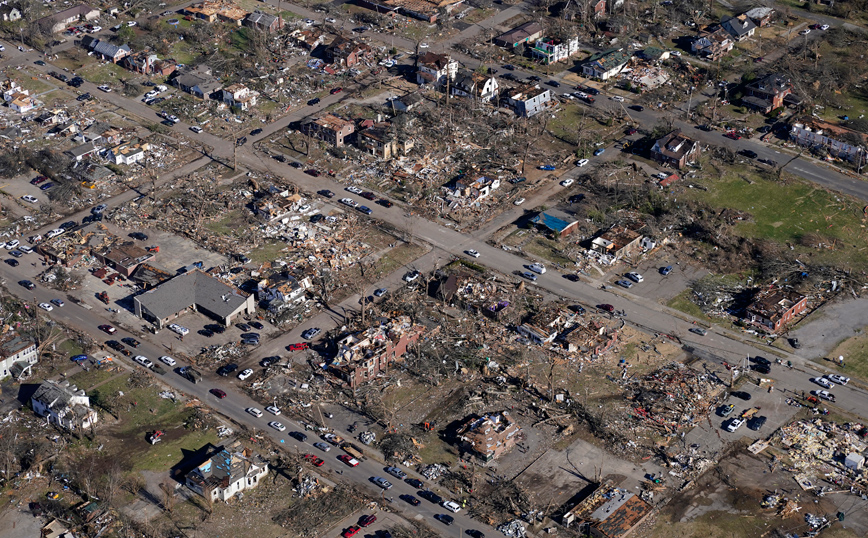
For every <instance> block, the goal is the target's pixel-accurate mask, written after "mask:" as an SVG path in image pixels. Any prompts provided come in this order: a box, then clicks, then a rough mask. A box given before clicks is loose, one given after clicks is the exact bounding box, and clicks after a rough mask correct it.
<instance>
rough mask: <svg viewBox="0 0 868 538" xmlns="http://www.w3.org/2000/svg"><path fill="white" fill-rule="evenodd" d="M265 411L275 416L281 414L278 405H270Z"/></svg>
mask: <svg viewBox="0 0 868 538" xmlns="http://www.w3.org/2000/svg"><path fill="white" fill-rule="evenodd" d="M265 410H266V411H268V412H269V413H271V414H272V415H275V416H277V415H279V414H280V409H279V408H278V407H277V406H276V405H269V406H268V407H266V408H265Z"/></svg>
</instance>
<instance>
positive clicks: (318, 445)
mask: <svg viewBox="0 0 868 538" xmlns="http://www.w3.org/2000/svg"><path fill="white" fill-rule="evenodd" d="M313 446H314V447H315V448H318V449H320V450H322V451H323V452H328V451H329V450H331V449H332V447H330V446H328V445H327V444H325V443H314V444H313Z"/></svg>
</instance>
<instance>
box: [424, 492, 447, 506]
mask: <svg viewBox="0 0 868 538" xmlns="http://www.w3.org/2000/svg"><path fill="white" fill-rule="evenodd" d="M419 496H420V497H422V498H423V499H425V500H428V501H431V502H432V503H434V504H440V502H441V501H443V498H442V497H440V495H437V494H436V493H434V492H433V491H430V490H427V489H426V490H422V491H420V492H419Z"/></svg>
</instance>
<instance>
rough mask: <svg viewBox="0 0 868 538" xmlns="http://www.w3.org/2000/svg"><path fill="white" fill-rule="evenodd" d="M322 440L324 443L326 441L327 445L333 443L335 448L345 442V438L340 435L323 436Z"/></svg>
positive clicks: (329, 434) (328, 434)
mask: <svg viewBox="0 0 868 538" xmlns="http://www.w3.org/2000/svg"><path fill="white" fill-rule="evenodd" d="M322 439H323V441H326V442H327V443H331V444H333V445H334V446H341V443H343V442H344V438H343V437H341V436H340V435H335V434H333V433H324V434H322Z"/></svg>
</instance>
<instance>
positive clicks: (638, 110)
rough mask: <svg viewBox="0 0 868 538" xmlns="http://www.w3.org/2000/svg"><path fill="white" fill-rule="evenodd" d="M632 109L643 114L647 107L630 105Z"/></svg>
mask: <svg viewBox="0 0 868 538" xmlns="http://www.w3.org/2000/svg"><path fill="white" fill-rule="evenodd" d="M630 108H632V109H633V110H635V111H636V112H642V111H643V110H645V107H644V106H642V105H630Z"/></svg>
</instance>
